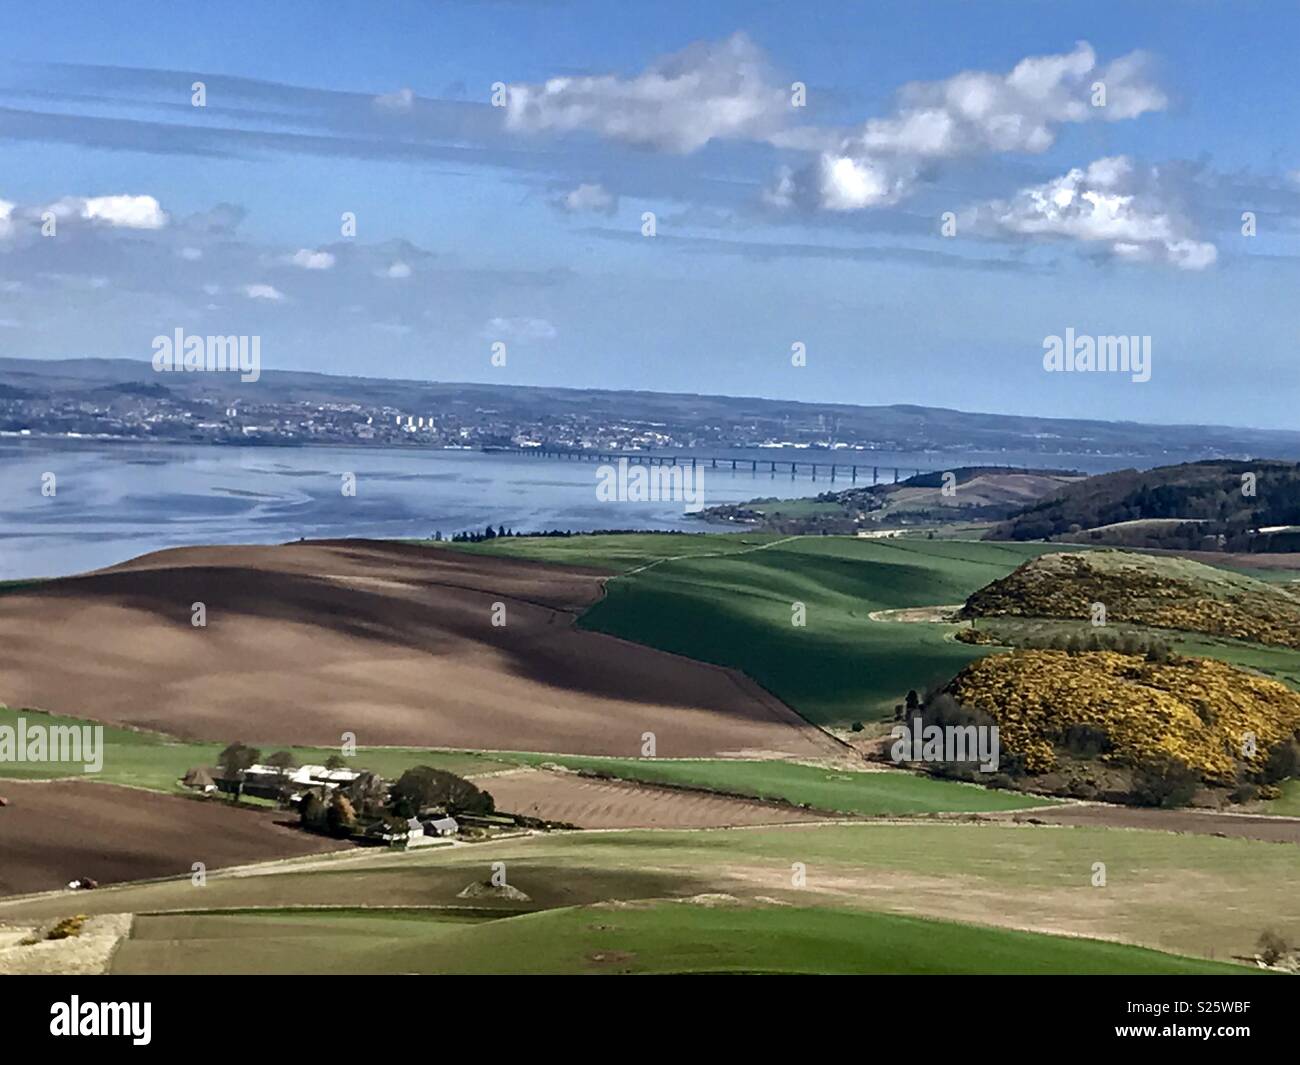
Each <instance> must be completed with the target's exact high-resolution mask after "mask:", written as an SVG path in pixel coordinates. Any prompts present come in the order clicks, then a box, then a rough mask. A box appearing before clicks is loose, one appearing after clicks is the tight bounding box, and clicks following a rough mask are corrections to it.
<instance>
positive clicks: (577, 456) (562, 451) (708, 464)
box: [483, 445, 939, 484]
mask: <svg viewBox="0 0 1300 1065" xmlns="http://www.w3.org/2000/svg"><path fill="white" fill-rule="evenodd" d="M483 450H484V451H490V452H496V453H498V454H507V455H530V456H532V457H533V458H545V459H561V460H565V461H569V462H603V463H607V464H609V465H614V464H615V463H617V462H618V461H619V460H620V459H624V460H626V461H627V463H628V465H640V466H682V467H684V468H686V469H692V470H693V469H699V468H702V469H710V470H718V469H722V470H726V469H732V470H736V471H738V472H739V471H742V470H745V468H746V467H748V468H749V472H751V473H755V474H757V473H770V474H771V475H772V476H776V474H777V473H778V472H779V473H785V472H786V470H787V469H788V470H789V471H790V477H791V479H792V480H793V479H794V477H796V476H798V475H801V474H811V475H812V479H813V480H814V481H815V480H817V472H818V470H821V471H822V472H823V474H829V480H830V481H832V482H834V481H835V480H836V477H837V475H838V476H840V477H844V478H846V479H847V480H848V482H849V483H850V484H857V483H858V477H859V471H861V477H862V479H863V482H864V483H865V481H866V478H867V471H868V470H870V471H871V483H872V484H879V483H880V471H881V470H885V471H886V472H888V471H889V470H893V473H894V480H893V483H894V484H897V483H898V482H899V481H900V480H906V479H907V478H908V477H912V476H915V475H916V474H921V473H937V472H939V471H937V470H933V469H920V468H919V467H915V466H879V465H876V466H872V465H868V464H867V463H861V462H857V463H849V462H836V461H834V460H832V461H829V462H828V461H825V460H822V461H814V460H810V459H802V460H800V459H739V458H730V457H724V458H719V457H717V456H713V455H703V456H701V455H656V454H655V453H654V452H652V451H634V452H631V453H630V454H623V453H619V452H608V451H591V450H588V449H585V448H555V447H546V446H545V445H543V446H542V447H485V448H484V449H483ZM909 471H911V472H909ZM887 483H888V482H887Z"/></svg>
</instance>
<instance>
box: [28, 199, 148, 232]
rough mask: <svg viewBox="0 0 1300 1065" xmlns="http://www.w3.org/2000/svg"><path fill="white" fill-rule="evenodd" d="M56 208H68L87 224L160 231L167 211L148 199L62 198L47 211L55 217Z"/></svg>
mask: <svg viewBox="0 0 1300 1065" xmlns="http://www.w3.org/2000/svg"><path fill="white" fill-rule="evenodd" d="M60 207H72V208H73V209H74V210H75V212H76V214H77V215H78V216H79V217H81V218H83V219H85V220H87V221H90V222H99V223H101V224H103V225H108V226H121V227H122V228H125V229H161V228H162V227H163V226H165V225H166V224H167V222H168V217H167V212H166V211H164V210H163V209H162V207H161V205H160V204H159V203H158V201H157V200H155V199H154V198H153V197H152V196H91V197H88V198H74V197H66V198H64V199H63V200H61V201H59V203H58V204H54V205H52V206H51V208H50V209H51V210H54V211H55V214H56V216H57V215H58V213H59V212H58V210H57V208H60Z"/></svg>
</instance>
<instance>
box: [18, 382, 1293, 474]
mask: <svg viewBox="0 0 1300 1065" xmlns="http://www.w3.org/2000/svg"><path fill="white" fill-rule="evenodd" d="M132 383H133V384H159V383H163V384H165V386H166V387H167V388H168V389H169V390H170V391H171V392H172V393H173V394H174V395H175V396H176V397H177V400H178V401H184V400H186V399H189V400H205V401H208V402H215V403H221V404H225V403H229V402H233V401H235V400H241V401H243V402H245V403H246V404H264V403H342V404H353V403H364V404H372V405H382V404H391V405H392V406H394V407H397V408H399V409H402V410H411V411H419V410H421V409H423V410H426V411H437V412H444V413H445V412H449V411H450V412H467V413H470V414H472V413H474V412H475V411H478V410H482V409H484V408H490V409H491V410H492V411H493V412H494V413H498V414H499V415H500V416H501V417H502V418H504V419H512V418H513V419H517V420H520V421H523V420H526V419H528V418H530V417H536V416H539V415H551V416H556V415H563V414H572V415H575V416H581V417H583V418H585V419H588V420H592V421H601V420H604V421H635V422H643V423H651V424H654V425H660V426H666V427H667V428H668V429H670V430H675V431H678V432H682V433H686V432H690V431H692V430H696V431H703V430H705V429H706V428H710V429H712V430H714V431H715V432H716V431H723V432H724V433H725V430H727V429H729V428H732V427H742V428H743V429H744V430H745V431H746V435H752V436H753V437H755V438H758V439H762V438H764V437H771V438H773V439H776V440H797V441H803V442H812V441H814V440H818V439H822V440H824V439H829V438H834V439H836V440H839V441H849V442H861V443H866V444H869V445H870V446H873V447H878V448H880V449H883V450H895V451H922V450H926V449H935V450H962V449H965V450H979V451H994V452H996V451H1004V450H1005V451H1018V452H1028V453H1036V454H1042V455H1045V456H1046V455H1052V454H1067V453H1068V454H1098V455H1124V456H1133V457H1150V458H1153V459H1154V460H1156V461H1160V460H1161V459H1164V460H1166V461H1168V460H1169V459H1182V458H1191V457H1202V456H1205V455H1215V454H1217V455H1228V456H1231V455H1272V456H1280V457H1287V456H1293V457H1295V458H1300V432H1289V431H1281V430H1263V429H1249V428H1231V427H1225V426H1205V425H1146V424H1142V423H1138V422H1111V421H1103V420H1100V419H1089V420H1085V419H1071V418H1039V417H1026V416H1020V415H1005V414H981V413H977V412H971V411H958V410H949V409H945V408H937V407H921V406H915V405H910V404H895V405H891V406H858V405H855V404H848V403H801V402H795V401H792V400H782V399H763V398H756V397H745V396H707V395H694V394H684V393H671V392H635V391H611V390H607V389H576V388H538V387H525V386H520V385H506V384H485V383H471V382H460V383H448V382H437V381H404V380H392V379H384V378H366V377H343V376H333V375H329V374H320V373H304V372H298V371H282V370H264V371H263V373H262V376H261V379H260V380H259V381H256V382H251V383H241V382H240V381H239V379H238V377H237V376H236V375H234V374H219V373H171V374H167V375H166V378H165V381H161V382H160V380H159V375H158V374H156V373H155V372H154V371H153V368H152V366H151V365H150V363H149V362H147V361H144V360H134V359H63V360H41V359H16V358H0V389H3V388H6V387H8V388H13V389H19V390H22V392H24V393H26V394H27V395H28V396H30V397H32V398H45V399H49V398H67V397H69V396H71V395H73V394H76V393H78V392H83V391H85V390H88V389H96V388H100V387H102V386H104V385H123V384H132ZM738 384H743V382H739V381H738Z"/></svg>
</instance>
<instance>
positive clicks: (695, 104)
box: [506, 33, 791, 154]
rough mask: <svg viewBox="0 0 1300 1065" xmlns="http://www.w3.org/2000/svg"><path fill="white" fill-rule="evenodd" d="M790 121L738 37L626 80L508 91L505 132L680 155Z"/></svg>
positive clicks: (562, 82) (763, 65) (753, 48)
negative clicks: (582, 136)
mask: <svg viewBox="0 0 1300 1065" xmlns="http://www.w3.org/2000/svg"><path fill="white" fill-rule="evenodd" d="M790 114H791V107H790V95H789V89H788V87H786V86H780V85H777V84H775V83H774V82H773V79H772V75H771V72H770V70H769V65H768V62H767V59H766V57H765V56H764V54H763V51H762V49H760V48H759V47H758V46H757V45H755V44H754V42H753V41H751V40H750V39H749V38H748V37H747V36H746V35H745V34H744V33H736V34H733V35H732V36H731V37H728V38H727V39H726V40H724V41H717V42H711V41H699V42H696V43H695V44H692V45H690V46H689V47H687V48H685V49H683V50H682V51H680V52H677V53H675V54H673V55H670V56H667V57H665V58H663V59H660V60H658V61H656V62H655V63H653V64H651V66H650V67H649V68H648V69H646V70H645V71H644V72H643V73H641V74H637V75H635V76H634V77H619V76H618V75H614V74H605V75H600V76H594V77H591V76H588V77H557V78H551V79H550V80H549V81H546V82H543V83H541V84H536V85H525V84H516V85H511V86H509V88H508V92H507V101H506V126H507V128H508V129H511V130H516V131H520V132H527V133H542V132H551V133H568V132H574V131H584V132H589V133H596V134H599V135H600V136H602V137H607V138H609V139H611V140H617V141H624V142H626V143H629V144H637V145H642V146H645V147H650V148H655V149H658V150H660V151H666V152H677V153H682V154H685V153H687V152H693V151H696V150H697V149H699V148H702V147H703V146H704V145H705V144H707V143H708V142H709V141H711V140H714V139H746V140H762V139H765V138H767V137H769V136H770V135H772V134H774V133H775V132H776V131H777V130H778V129H780V128H781V126H782V125H783V124H784V122H785V121H786V120H787V119H788V118H789V116H790Z"/></svg>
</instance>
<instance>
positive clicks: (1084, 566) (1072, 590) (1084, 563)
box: [960, 550, 1300, 649]
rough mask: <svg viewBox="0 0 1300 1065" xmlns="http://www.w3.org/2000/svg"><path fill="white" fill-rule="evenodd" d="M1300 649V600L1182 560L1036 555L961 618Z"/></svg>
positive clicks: (983, 592) (1119, 554) (970, 602)
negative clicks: (1099, 614)
mask: <svg viewBox="0 0 1300 1065" xmlns="http://www.w3.org/2000/svg"><path fill="white" fill-rule="evenodd" d="M1094 604H1100V605H1101V606H1102V607H1104V608H1105V617H1104V622H1105V623H1106V624H1133V625H1148V626H1153V627H1156V628H1162V629H1177V630H1182V631H1184V632H1198V633H1204V634H1206V635H1210V636H1222V637H1228V638H1232V639H1242V640H1250V641H1253V642H1255V643H1261V644H1269V645H1273V646H1280V647H1293V648H1297V649H1300V593H1296V592H1292V591H1290V590H1288V589H1287V588H1285V587H1283V586H1281V585H1276V584H1268V583H1266V582H1264V581H1260V580H1256V579H1255V578H1254V577H1248V576H1246V575H1245V574H1241V573H1232V572H1229V571H1227V570H1223V569H1217V568H1215V567H1213V566H1207V565H1204V564H1202V563H1200V562H1193V561H1191V560H1190V559H1185V558H1170V557H1158V556H1152V555H1137V554H1132V553H1129V552H1124V551H1106V550H1102V551H1083V552H1078V551H1074V552H1068V553H1060V554H1047V555H1040V556H1039V557H1038V558H1035V559H1032V560H1030V561H1029V562H1026V563H1024V564H1023V565H1021V566H1020V567H1019V568H1017V569H1016V570H1014V571H1013V572H1011V573H1010V574H1008V575H1007V576H1006V577H1003V578H1002V579H1001V580H996V581H994V582H993V583H991V584H989V585H987V586H985V587H984V588H981V589H980V590H979V591H978V592H976V593H975V594H974V595H972V596H971V597H970V598H969V599H967V600H966V604H965V606H964V607H963V608H962V610H961V612H960V616H961V617H963V618H986V617H1020V618H1076V619H1091V618H1092V617H1093V616H1094V610H1095V607H1094Z"/></svg>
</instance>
